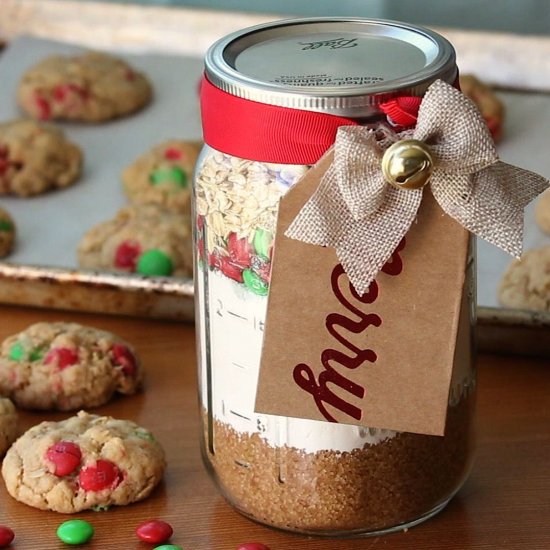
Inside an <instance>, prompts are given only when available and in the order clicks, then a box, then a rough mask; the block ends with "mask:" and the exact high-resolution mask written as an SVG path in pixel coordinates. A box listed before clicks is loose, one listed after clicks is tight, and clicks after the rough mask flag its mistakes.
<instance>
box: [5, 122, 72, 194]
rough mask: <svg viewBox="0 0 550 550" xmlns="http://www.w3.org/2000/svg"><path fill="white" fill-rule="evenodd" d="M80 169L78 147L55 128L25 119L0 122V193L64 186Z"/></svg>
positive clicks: (44, 189)
mask: <svg viewBox="0 0 550 550" xmlns="http://www.w3.org/2000/svg"><path fill="white" fill-rule="evenodd" d="M81 168H82V152H81V150H80V149H79V148H78V147H77V146H76V145H75V144H74V143H71V142H70V141H68V140H67V139H66V138H65V136H64V134H63V132H62V131H61V130H60V129H59V128H56V127H55V126H53V125H51V124H44V123H40V122H36V121H34V120H25V119H18V120H12V121H10V122H5V123H3V124H0V195H8V194H12V195H19V196H21V197H29V196H31V195H38V194H39V193H44V192H45V191H48V190H50V189H54V188H58V187H67V186H68V185H71V183H74V182H75V181H76V180H77V179H78V176H79V175H80V172H81Z"/></svg>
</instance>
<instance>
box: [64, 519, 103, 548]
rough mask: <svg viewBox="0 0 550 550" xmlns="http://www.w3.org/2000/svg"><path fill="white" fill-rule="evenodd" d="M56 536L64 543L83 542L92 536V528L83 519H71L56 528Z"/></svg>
mask: <svg viewBox="0 0 550 550" xmlns="http://www.w3.org/2000/svg"><path fill="white" fill-rule="evenodd" d="M57 536H58V537H59V539H60V540H61V541H62V542H64V543H65V544H84V543H85V542H88V541H89V540H90V539H91V538H92V537H93V536H94V528H93V527H92V526H91V525H90V524H89V523H88V522H87V521H84V520H83V519H71V520H69V521H66V522H64V523H62V524H61V525H60V526H59V527H58V528H57Z"/></svg>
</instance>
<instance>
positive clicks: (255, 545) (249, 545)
mask: <svg viewBox="0 0 550 550" xmlns="http://www.w3.org/2000/svg"><path fill="white" fill-rule="evenodd" d="M237 550H269V547H268V546H266V545H265V544H262V543H261V542H243V543H242V544H239V546H237Z"/></svg>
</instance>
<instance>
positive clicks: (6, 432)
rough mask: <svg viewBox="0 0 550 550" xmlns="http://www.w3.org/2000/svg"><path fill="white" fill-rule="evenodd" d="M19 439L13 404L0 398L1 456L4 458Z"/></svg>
mask: <svg viewBox="0 0 550 550" xmlns="http://www.w3.org/2000/svg"><path fill="white" fill-rule="evenodd" d="M16 437H17V413H16V412H15V407H14V406H13V403H12V402H11V401H10V400H9V399H6V398H5V397H0V456H2V455H3V454H4V453H5V452H6V450H7V449H8V448H9V446H10V445H11V444H12V443H13V442H14V441H15V438H16Z"/></svg>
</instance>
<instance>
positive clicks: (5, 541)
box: [0, 525, 15, 548]
mask: <svg viewBox="0 0 550 550" xmlns="http://www.w3.org/2000/svg"><path fill="white" fill-rule="evenodd" d="M14 538H15V533H14V532H13V531H12V530H11V529H10V528H9V527H6V526H5V525H0V548H5V547H6V546H9V545H10V544H11V542H12V541H13V539H14Z"/></svg>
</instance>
